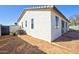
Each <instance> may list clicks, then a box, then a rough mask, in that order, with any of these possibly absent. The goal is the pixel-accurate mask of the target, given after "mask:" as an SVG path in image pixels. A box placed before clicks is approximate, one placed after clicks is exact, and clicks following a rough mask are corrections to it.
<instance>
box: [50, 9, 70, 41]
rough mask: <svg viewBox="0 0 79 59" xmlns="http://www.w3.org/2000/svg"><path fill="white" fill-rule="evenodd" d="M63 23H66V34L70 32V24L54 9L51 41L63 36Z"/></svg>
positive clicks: (52, 12)
mask: <svg viewBox="0 0 79 59" xmlns="http://www.w3.org/2000/svg"><path fill="white" fill-rule="evenodd" d="M55 16H58V17H59V21H58V22H59V23H58V28H56V19H55ZM61 21H64V33H65V32H67V31H69V27H68V22H67V21H66V20H65V19H64V18H63V17H62V16H61V15H60V14H59V13H58V12H56V11H55V10H54V9H52V11H51V41H53V40H55V39H57V38H58V37H59V36H61V35H62V34H63V33H62V23H61ZM66 23H67V28H66Z"/></svg>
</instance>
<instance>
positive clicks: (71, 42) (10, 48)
mask: <svg viewBox="0 0 79 59" xmlns="http://www.w3.org/2000/svg"><path fill="white" fill-rule="evenodd" d="M78 39H79V32H74V31H71V32H69V33H66V34H64V35H63V36H61V37H60V38H58V39H57V40H55V41H54V42H51V43H49V42H47V41H44V40H40V39H36V38H33V37H31V36H28V35H19V36H18V37H17V36H2V37H0V42H2V43H1V44H0V53H3V54H4V53H7V54H71V53H79V40H78Z"/></svg>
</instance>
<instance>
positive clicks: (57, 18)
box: [55, 16, 59, 28]
mask: <svg viewBox="0 0 79 59" xmlns="http://www.w3.org/2000/svg"><path fill="white" fill-rule="evenodd" d="M55 20H56V28H58V26H59V17H58V16H55Z"/></svg>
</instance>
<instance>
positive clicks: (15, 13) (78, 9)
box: [0, 5, 79, 25]
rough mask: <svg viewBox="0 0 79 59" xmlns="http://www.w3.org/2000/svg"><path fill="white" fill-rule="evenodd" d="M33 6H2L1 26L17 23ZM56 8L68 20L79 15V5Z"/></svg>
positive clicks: (0, 13) (0, 10)
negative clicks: (27, 9)
mask: <svg viewBox="0 0 79 59" xmlns="http://www.w3.org/2000/svg"><path fill="white" fill-rule="evenodd" d="M33 6H34V5H0V24H3V25H13V24H14V23H15V22H17V20H18V18H19V16H20V15H21V13H22V11H23V9H24V8H29V7H33ZM56 7H57V8H58V10H59V11H60V12H61V13H63V14H64V15H65V16H66V17H67V18H68V17H69V16H72V15H74V14H79V6H78V5H56Z"/></svg>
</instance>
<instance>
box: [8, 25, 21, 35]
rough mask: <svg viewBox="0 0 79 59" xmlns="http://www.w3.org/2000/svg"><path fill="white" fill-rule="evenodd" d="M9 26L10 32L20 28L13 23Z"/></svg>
mask: <svg viewBox="0 0 79 59" xmlns="http://www.w3.org/2000/svg"><path fill="white" fill-rule="evenodd" d="M9 28H10V34H11V33H15V32H16V31H17V30H19V29H20V28H19V26H17V25H11V26H10V27H9Z"/></svg>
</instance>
